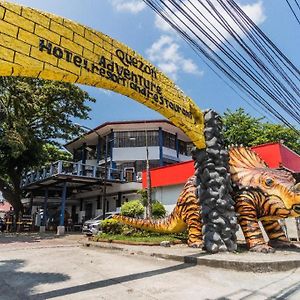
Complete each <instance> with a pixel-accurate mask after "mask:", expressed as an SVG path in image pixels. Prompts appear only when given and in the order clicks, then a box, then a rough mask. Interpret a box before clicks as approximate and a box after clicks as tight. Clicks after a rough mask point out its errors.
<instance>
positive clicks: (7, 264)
mask: <svg viewBox="0 0 300 300" xmlns="http://www.w3.org/2000/svg"><path fill="white" fill-rule="evenodd" d="M81 238H82V237H81V236H78V235H77V236H66V237H64V238H56V237H55V236H44V237H42V238H41V237H39V236H38V235H37V236H27V237H24V236H19V237H16V236H11V237H7V236H5V237H4V236H0V249H1V254H0V255H1V256H0V299H1V300H6V299H7V300H13V299H22V300H23V299H72V300H75V299H110V300H111V299H172V300H175V299H193V298H194V299H220V300H221V299H223V300H224V299H255V300H256V299H295V300H296V299H300V270H299V269H294V270H291V271H288V272H278V273H275V272H272V273H247V272H238V271H229V270H223V269H216V268H208V267H203V266H195V265H191V264H185V263H179V262H175V261H171V260H163V259H157V258H154V257H147V256H140V255H134V254H130V253H128V252H122V251H113V250H108V249H95V248H82V247H80V246H79V244H78V242H77V241H78V240H79V239H81Z"/></svg>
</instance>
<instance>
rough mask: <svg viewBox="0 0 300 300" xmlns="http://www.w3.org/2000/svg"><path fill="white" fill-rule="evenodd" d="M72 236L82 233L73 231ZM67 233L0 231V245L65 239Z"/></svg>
mask: <svg viewBox="0 0 300 300" xmlns="http://www.w3.org/2000/svg"><path fill="white" fill-rule="evenodd" d="M71 235H74V236H78V237H79V238H80V237H82V234H80V233H79V234H78V233H76V234H75V233H74V234H71ZM66 236H67V235H64V236H58V235H56V233H54V232H53V233H42V234H41V233H38V232H36V233H32V232H30V233H2V234H1V233H0V245H1V244H2V245H3V244H14V243H22V242H24V243H29V244H37V243H40V242H41V241H46V240H54V239H65V238H66Z"/></svg>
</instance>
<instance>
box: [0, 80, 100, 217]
mask: <svg viewBox="0 0 300 300" xmlns="http://www.w3.org/2000/svg"><path fill="white" fill-rule="evenodd" d="M88 101H92V102H94V101H95V100H94V99H93V98H91V97H90V96H89V95H88V93H86V92H85V91H82V90H81V89H80V88H79V87H77V86H75V85H73V84H70V83H64V82H54V81H44V80H39V79H33V78H21V77H18V78H16V77H0V102H1V103H2V111H3V110H4V111H5V116H4V117H3V116H2V118H1V127H0V191H2V193H3V196H4V198H5V199H6V200H7V201H8V202H10V203H11V205H12V206H13V207H14V210H15V212H16V213H18V212H19V211H21V210H22V203H21V195H22V190H21V188H20V183H21V178H22V174H23V173H24V172H26V171H28V170H29V169H31V168H34V167H38V166H40V165H41V164H43V163H45V160H46V158H47V157H48V158H50V157H51V155H50V152H51V151H52V153H53V151H55V150H54V148H53V147H52V146H49V144H51V145H58V142H57V141H58V140H59V139H70V138H72V137H74V136H75V135H78V134H79V130H80V129H79V128H78V126H77V125H76V124H73V123H72V119H73V118H80V119H88V112H89V111H90V108H89V107H88V106H87V104H86V103H87V102H88ZM50 148H51V149H50Z"/></svg>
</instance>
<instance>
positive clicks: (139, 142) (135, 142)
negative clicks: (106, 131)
mask: <svg viewBox="0 0 300 300" xmlns="http://www.w3.org/2000/svg"><path fill="white" fill-rule="evenodd" d="M146 135H147V143H148V146H158V145H159V138H158V131H154V130H149V131H121V132H115V144H114V146H115V147H116V148H125V147H145V146H146Z"/></svg>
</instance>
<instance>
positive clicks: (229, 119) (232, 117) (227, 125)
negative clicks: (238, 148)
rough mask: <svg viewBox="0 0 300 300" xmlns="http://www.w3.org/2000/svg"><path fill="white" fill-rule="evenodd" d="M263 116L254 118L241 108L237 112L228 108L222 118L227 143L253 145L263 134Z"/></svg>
mask: <svg viewBox="0 0 300 300" xmlns="http://www.w3.org/2000/svg"><path fill="white" fill-rule="evenodd" d="M261 120H262V119H261V118H254V117H251V116H250V115H249V114H247V113H246V112H245V111H244V109H242V108H239V109H238V110H236V111H235V112H231V111H230V110H227V111H226V112H225V113H224V116H223V118H222V121H223V134H224V139H225V143H226V144H227V145H231V144H234V145H235V144H238V145H240V144H242V145H244V146H252V145H253V142H254V141H255V140H256V138H257V137H258V136H259V135H260V134H261V123H260V122H261Z"/></svg>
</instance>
